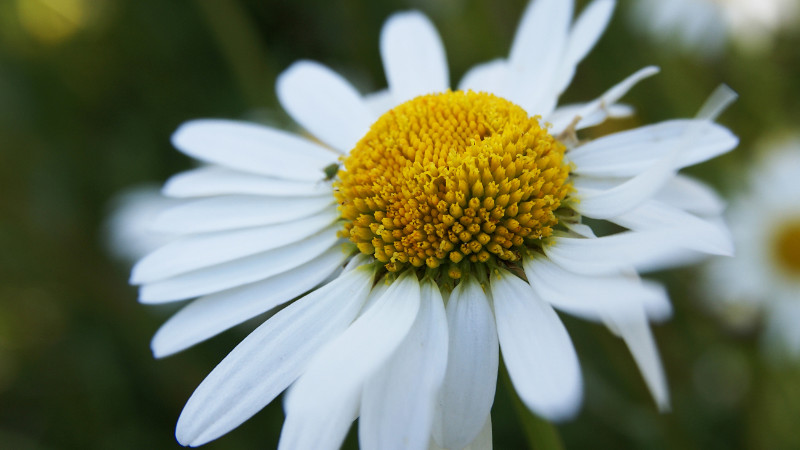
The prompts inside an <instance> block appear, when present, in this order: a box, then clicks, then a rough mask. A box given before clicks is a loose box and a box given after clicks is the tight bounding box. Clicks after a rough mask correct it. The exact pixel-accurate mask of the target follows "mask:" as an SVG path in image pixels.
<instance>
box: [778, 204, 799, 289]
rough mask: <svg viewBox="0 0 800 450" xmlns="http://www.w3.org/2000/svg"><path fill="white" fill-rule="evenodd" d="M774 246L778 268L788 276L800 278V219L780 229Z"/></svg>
mask: <svg viewBox="0 0 800 450" xmlns="http://www.w3.org/2000/svg"><path fill="white" fill-rule="evenodd" d="M772 245H773V247H772V251H773V256H774V257H775V260H776V262H777V265H778V267H780V268H781V269H782V270H783V271H784V272H786V273H787V274H790V275H793V276H795V277H798V276H800V218H797V219H795V220H793V221H790V222H788V223H786V224H783V225H782V226H781V227H780V228H778V230H777V232H776V233H775V235H774V237H773V240H772Z"/></svg>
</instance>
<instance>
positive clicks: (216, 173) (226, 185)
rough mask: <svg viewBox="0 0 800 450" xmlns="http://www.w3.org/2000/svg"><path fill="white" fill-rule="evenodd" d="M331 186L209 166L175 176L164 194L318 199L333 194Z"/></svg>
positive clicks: (177, 195) (168, 182) (172, 195)
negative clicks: (248, 195)
mask: <svg viewBox="0 0 800 450" xmlns="http://www.w3.org/2000/svg"><path fill="white" fill-rule="evenodd" d="M332 191H333V189H332V188H331V185H330V183H325V182H323V181H296V180H284V179H281V178H272V177H266V176H263V175H255V174H252V173H247V172H240V171H238V170H232V169H226V168H224V167H219V166H207V167H200V168H197V169H192V170H188V171H186V172H181V173H179V174H177V175H173V176H172V177H170V179H169V180H167V182H166V183H165V184H164V187H163V188H162V190H161V193H162V194H164V195H166V196H168V197H181V198H182V197H209V196H213V195H230V194H254V195H266V196H272V197H316V196H323V195H331V192H332Z"/></svg>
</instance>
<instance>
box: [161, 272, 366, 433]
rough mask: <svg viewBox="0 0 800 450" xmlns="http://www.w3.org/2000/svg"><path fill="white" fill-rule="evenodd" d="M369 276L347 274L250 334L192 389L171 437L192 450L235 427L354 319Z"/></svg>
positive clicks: (303, 367) (288, 380) (253, 412)
mask: <svg viewBox="0 0 800 450" xmlns="http://www.w3.org/2000/svg"><path fill="white" fill-rule="evenodd" d="M372 276H373V272H372V271H370V270H367V269H366V268H363V269H360V270H353V271H350V272H348V273H346V274H344V275H342V276H341V277H340V278H338V279H337V280H335V281H333V282H331V283H330V284H327V285H325V286H323V287H322V288H320V289H317V290H315V291H313V292H311V293H309V294H308V295H306V296H305V297H303V298H302V299H300V300H298V301H296V302H294V303H293V304H291V305H289V306H288V307H286V308H285V309H283V310H282V311H280V312H278V313H277V314H275V315H274V316H272V317H271V318H270V319H269V320H267V321H266V322H264V324H262V325H261V326H259V327H258V328H256V329H255V331H253V332H252V333H250V335H249V336H247V337H246V338H245V339H244V340H243V341H242V342H241V343H240V344H239V345H237V346H236V348H234V349H233V350H232V351H231V352H230V353H229V354H228V356H226V357H225V359H223V360H222V362H220V363H219V365H217V367H215V368H214V370H212V371H211V373H209V374H208V376H207V377H206V379H205V380H203V382H202V383H200V385H199V386H198V387H197V389H195V391H194V393H193V394H192V396H191V398H189V401H188V402H186V406H185V407H184V408H183V412H181V416H180V418H179V419H178V426H177V428H176V430H175V436H176V437H177V438H178V442H180V443H181V444H182V445H190V446H193V447H194V446H198V445H203V444H205V443H207V442H209V441H212V440H214V439H216V438H218V437H220V436H222V435H223V434H225V433H227V432H228V431H230V430H232V429H234V428H236V427H237V426H239V425H240V424H241V423H242V422H244V421H245V420H247V419H249V418H250V417H251V416H252V415H253V414H255V413H256V412H258V411H259V410H260V409H261V408H263V407H264V406H265V405H266V404H267V403H269V402H271V401H272V400H273V399H274V398H275V397H276V396H277V395H278V394H280V393H281V392H282V391H283V390H284V389H286V387H287V386H289V384H290V383H292V382H293V381H294V380H295V379H296V378H297V377H298V376H299V375H300V374H301V373H302V372H303V370H304V369H305V367H306V364H307V362H308V360H309V359H310V358H311V356H312V355H314V354H315V353H316V352H317V351H318V350H319V347H320V346H321V345H324V344H325V343H326V342H328V341H329V340H330V339H331V338H333V337H335V336H337V335H338V334H339V333H341V332H342V331H343V330H344V329H345V328H346V327H347V325H348V324H350V322H351V321H352V320H353V318H354V317H355V316H356V315H357V314H358V311H359V309H361V305H362V304H363V303H364V299H365V298H366V296H367V293H368V292H369V287H370V285H371V284H372Z"/></svg>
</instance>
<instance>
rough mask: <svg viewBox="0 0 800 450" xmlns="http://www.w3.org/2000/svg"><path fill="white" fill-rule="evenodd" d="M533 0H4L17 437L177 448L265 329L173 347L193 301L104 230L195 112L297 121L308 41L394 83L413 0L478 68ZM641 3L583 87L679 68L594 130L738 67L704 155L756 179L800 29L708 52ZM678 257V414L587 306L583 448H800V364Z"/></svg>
mask: <svg viewBox="0 0 800 450" xmlns="http://www.w3.org/2000/svg"><path fill="white" fill-rule="evenodd" d="M526 3H527V2H526V1H525V0H513V1H497V0H436V1H429V2H425V1H421V0H406V1H401V0H391V1H380V2H376V1H370V0H347V1H342V2H331V1H323V0H303V1H288V0H195V1H191V0H177V1H160V0H141V1H124V0H7V1H4V2H0V448H13V449H26V448H27V449H38V448H81V449H85V448H115V449H120V448H137V449H138V448H177V447H178V444H177V443H175V441H174V438H173V436H172V432H173V426H174V423H175V421H176V420H177V417H178V415H179V413H180V410H181V408H182V406H183V404H184V402H185V401H186V399H187V398H188V396H189V395H190V394H191V392H192V390H193V389H194V387H195V386H196V385H197V384H198V383H199V382H200V381H201V380H202V379H203V377H204V376H205V374H206V373H207V372H208V371H210V370H211V368H213V367H214V365H215V364H216V363H217V362H218V361H219V360H220V359H221V358H222V357H223V356H224V355H225V354H226V353H227V352H228V351H229V350H230V349H231V348H232V347H233V346H234V345H235V344H236V343H237V342H238V341H239V340H240V339H241V337H242V336H243V335H244V334H246V333H247V331H248V330H249V329H252V325H253V324H249V325H248V324H246V325H245V326H242V327H239V328H237V329H234V330H232V331H229V332H227V333H225V334H223V335H222V336H220V337H218V338H215V339H213V340H211V341H210V342H207V343H204V344H202V345H200V346H198V347H197V348H194V349H191V350H189V351H186V352H184V353H182V354H180V355H177V356H173V357H171V358H168V359H166V360H159V361H157V360H154V359H152V357H151V355H150V352H149V349H148V341H149V339H150V337H151V336H152V334H153V332H154V331H155V330H156V329H157V327H158V326H159V324H160V323H161V322H162V321H163V320H164V318H166V317H167V316H168V314H169V312H170V311H171V310H172V309H174V308H171V307H165V308H162V309H159V308H148V307H143V306H141V305H138V304H137V303H136V292H135V290H134V289H133V288H131V287H129V286H128V285H127V282H126V280H127V271H128V267H127V264H126V263H124V262H118V261H112V260H111V258H110V257H109V256H108V252H107V251H106V249H105V248H104V233H105V230H104V220H105V218H106V216H107V214H108V207H109V202H110V199H111V198H112V197H113V195H114V194H115V193H117V192H119V191H121V190H123V189H124V188H125V187H127V186H131V185H134V184H138V183H142V182H161V181H163V180H164V179H166V177H167V176H168V175H169V174H172V173H174V172H177V171H179V170H183V169H186V168H188V167H189V166H190V162H189V160H188V158H185V157H183V156H181V155H180V154H179V153H178V152H177V151H175V150H174V149H172V148H171V146H170V144H169V137H170V134H171V132H172V130H173V129H175V128H176V126H177V125H178V124H180V123H181V122H182V121H184V120H187V119H191V118H197V117H227V118H247V119H249V120H257V121H265V122H269V123H273V124H276V125H279V126H284V127H292V126H293V125H292V124H291V122H290V121H289V119H288V118H287V116H286V115H285V114H284V113H283V112H281V110H280V108H279V106H278V105H277V102H276V99H275V94H274V88H273V86H274V81H275V77H276V76H277V74H279V73H280V71H281V70H283V69H284V68H286V67H287V66H288V65H289V64H291V62H293V61H294V60H297V59H301V58H308V59H316V60H320V61H322V62H324V63H326V64H328V65H330V66H331V67H333V68H335V69H336V70H338V71H340V72H341V73H343V74H345V75H346V76H347V77H348V78H349V79H351V80H352V81H353V82H354V83H355V84H356V85H357V86H358V87H359V88H360V89H361V90H362V91H363V92H368V91H372V90H375V89H378V88H381V87H383V86H384V83H385V82H384V80H383V73H382V69H381V64H380V59H379V52H378V35H379V30H380V27H381V24H382V23H383V21H384V20H385V19H386V18H387V17H388V16H389V14H391V12H393V11H397V10H402V9H409V8H419V9H421V10H423V11H424V12H426V13H427V14H428V15H429V16H430V17H431V18H432V20H433V21H434V22H435V24H436V25H437V27H438V29H439V30H440V32H441V34H442V36H443V39H444V41H445V45H446V48H447V52H448V59H449V62H450V67H451V76H452V80H453V81H457V80H458V79H459V78H460V76H461V75H462V74H463V73H464V72H465V70H466V69H467V68H469V67H470V66H471V65H472V64H475V63H478V62H482V61H486V60H489V59H492V58H495V57H500V56H503V55H505V54H507V51H508V46H509V44H510V42H511V38H512V35H513V32H514V30H515V28H516V25H517V21H518V18H519V16H520V14H521V12H522V10H523V9H524V7H525V4H526ZM620 3H621V4H619V5H618V11H617V13H616V14H615V18H614V20H613V21H612V23H611V26H610V28H609V31H608V32H607V33H606V35H605V36H604V37H603V39H602V40H601V41H600V43H599V45H598V46H597V48H596V49H595V51H594V52H593V53H592V54H591V55H590V56H589V57H588V58H587V59H586V60H585V61H584V63H583V64H582V66H581V67H580V68H579V71H578V75H577V76H576V78H575V80H574V82H573V85H572V88H571V89H570V90H569V92H568V94H567V95H566V98H565V100H566V101H579V100H588V99H591V98H594V97H595V96H596V95H598V94H599V93H601V92H603V91H604V90H605V89H606V88H608V87H609V86H611V85H612V84H614V83H615V82H617V81H619V80H620V79H622V78H623V77H624V76H626V75H628V74H630V73H632V72H633V71H635V70H636V69H638V68H640V67H642V66H644V65H648V64H656V65H659V66H661V67H662V73H661V74H660V75H658V76H657V77H655V78H654V79H650V80H647V81H645V82H643V83H642V84H641V85H640V86H639V87H637V88H635V89H634V90H633V91H632V92H631V94H630V95H628V96H627V97H626V99H625V100H626V101H627V102H628V103H630V104H632V105H634V106H635V107H636V108H637V110H638V115H637V116H636V117H635V118H632V119H625V120H618V121H613V122H610V123H608V124H606V125H604V126H602V127H600V129H598V130H593V131H592V133H605V132H609V131H613V130H616V129H620V128H625V127H629V126H632V125H637V124H642V123H649V122H653V121H659V120H665V119H668V118H673V117H685V116H691V115H693V114H694V113H695V111H696V109H697V108H698V107H699V106H700V105H701V104H702V102H703V100H704V99H705V97H706V96H707V95H708V94H709V93H710V92H711V91H712V90H713V88H714V87H715V86H716V85H717V84H719V83H720V82H725V83H728V84H729V85H730V86H731V87H732V88H733V89H734V90H736V91H737V92H739V94H740V100H739V101H738V102H737V103H736V104H734V106H733V107H732V108H731V109H730V110H729V111H728V112H726V113H725V114H724V115H723V116H722V117H721V122H722V123H724V124H725V125H727V126H729V127H730V128H731V129H733V130H734V132H736V133H737V134H738V135H739V136H740V137H741V145H740V147H739V149H738V150H736V151H735V152H734V153H733V154H731V155H727V156H725V157H722V158H720V159H718V160H715V161H713V162H710V163H706V164H703V165H700V166H699V167H696V168H693V169H692V170H691V171H690V173H692V174H693V175H696V176H698V177H700V178H702V179H705V180H707V181H708V182H710V183H712V184H714V185H715V186H717V187H718V188H720V189H721V190H722V191H723V192H727V191H730V190H731V189H733V188H735V187H736V186H737V184H738V183H740V181H741V180H743V175H742V174H744V173H745V172H746V171H747V167H748V164H749V162H750V159H751V154H752V153H753V152H754V144H755V143H756V142H757V141H759V140H760V139H763V138H764V137H765V136H769V135H780V134H784V133H790V132H792V128H793V127H796V126H798V123H800V121H798V118H800V101H798V99H800V83H798V81H797V80H800V53H798V51H797V48H798V47H800V33H798V31H797V30H798V27H795V28H794V29H786V30H783V31H781V32H780V34H779V35H778V36H777V38H776V39H775V45H774V47H773V48H771V49H769V50H768V51H764V52H761V53H752V52H748V53H740V52H738V51H737V50H736V48H734V47H728V48H727V50H726V51H725V52H724V53H723V54H722V55H720V56H718V57H716V58H710V59H709V58H706V59H695V58H693V57H692V56H690V55H686V54H682V53H679V52H674V51H671V50H670V49H669V48H664V47H656V46H654V44H653V43H651V42H649V41H647V40H646V39H641V38H639V37H638V35H636V34H634V33H633V32H632V31H631V30H630V29H629V28H628V23H627V22H626V20H625V13H626V11H624V10H625V9H627V8H628V7H629V6H630V2H626V1H622V2H620ZM579 4H580V5H581V6H582V5H585V4H586V2H579ZM543 45H546V43H543ZM657 277H658V278H660V279H661V280H662V281H665V282H666V283H667V284H668V286H669V288H670V292H671V295H672V298H673V302H674V304H675V310H676V311H675V316H674V318H673V319H672V320H671V321H669V322H667V323H665V324H661V325H655V333H656V336H657V340H658V343H659V347H660V349H661V352H662V356H663V359H664V363H665V366H666V371H667V374H668V378H669V381H670V386H671V390H672V400H673V407H672V412H671V413H668V414H659V413H658V412H657V410H656V408H655V406H653V405H652V402H651V400H650V397H649V395H648V393H647V391H646V388H645V386H644V383H643V382H642V380H641V378H640V376H639V374H638V371H637V369H636V367H635V365H634V363H633V361H632V359H631V358H630V356H629V355H628V354H627V353H626V349H625V347H624V345H623V344H622V342H621V341H619V340H617V339H616V338H615V337H613V336H612V335H610V334H609V333H608V332H607V331H606V330H605V329H603V328H602V327H600V326H596V325H591V324H587V323H585V322H579V321H575V320H569V319H568V318H567V319H566V320H567V327H568V328H569V329H570V334H571V335H572V337H573V340H574V342H575V345H576V347H577V349H578V354H579V355H580V358H581V362H582V367H583V373H584V376H585V379H586V389H585V391H586V400H585V407H584V408H583V410H582V412H581V414H580V415H579V417H578V418H577V419H576V420H574V421H572V422H569V423H566V424H563V425H559V426H558V431H559V434H560V437H561V440H562V441H563V443H564V444H565V446H566V447H567V448H621V447H629V448H648V449H650V448H682V449H691V448H791V447H800V428H798V427H797V425H796V423H797V418H798V417H800V362H794V363H793V362H787V363H785V364H782V365H774V364H772V363H769V362H768V361H767V360H766V359H765V358H763V357H762V355H761V353H760V352H759V347H758V344H757V342H758V339H757V337H756V335H757V331H758V330H755V331H753V332H750V333H743V334H736V333H733V332H730V331H726V329H725V328H724V327H723V326H722V325H721V324H720V322H719V321H717V320H716V319H714V318H713V317H712V316H711V315H709V314H708V313H707V312H706V310H705V309H704V308H703V307H702V302H700V301H699V299H698V298H696V289H694V288H693V285H694V283H695V282H696V277H697V273H696V271H695V270H693V269H691V268H689V269H683V270H678V271H672V272H669V273H665V274H660V275H657ZM799 326H800V325H799ZM542 370H547V368H546V367H543V368H542ZM510 395H511V394H510V390H509V389H507V388H506V386H504V385H503V384H502V383H501V384H500V387H499V390H498V396H497V400H496V402H495V408H494V410H493V422H494V440H495V448H498V449H508V448H526V446H527V443H526V442H527V441H526V437H525V436H526V434H525V433H526V430H528V431H530V430H531V428H530V426H531V423H530V422H527V421H526V422H524V423H523V422H521V421H520V419H519V416H518V415H517V411H518V409H517V408H516V406H515V399H514V398H512V397H511V396H510ZM282 419H283V415H282V411H281V408H280V402H274V403H273V404H271V405H269V406H268V407H267V408H266V409H265V410H264V411H263V412H262V413H260V414H258V415H257V416H256V417H254V418H253V419H251V420H250V421H249V422H247V423H246V424H245V425H244V426H242V427H240V428H238V429H237V430H235V431H234V432H232V433H230V434H229V435H227V436H225V437H223V438H222V439H221V440H219V441H217V442H215V443H212V444H210V445H209V446H208V447H207V448H211V449H213V448H226V449H232V448H264V447H272V446H274V445H275V444H276V443H277V437H278V434H279V432H280V427H281V422H282ZM534 425H535V424H534ZM534 428H535V427H534ZM534 431H535V430H534ZM346 445H348V446H351V447H354V446H355V439H353V438H352V437H351V439H349V440H348V442H347V444H346Z"/></svg>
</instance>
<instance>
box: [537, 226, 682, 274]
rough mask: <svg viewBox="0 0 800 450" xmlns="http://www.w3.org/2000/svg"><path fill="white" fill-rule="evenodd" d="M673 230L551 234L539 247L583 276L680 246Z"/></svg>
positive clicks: (646, 259) (639, 261) (638, 261)
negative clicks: (574, 235) (586, 236)
mask: <svg viewBox="0 0 800 450" xmlns="http://www.w3.org/2000/svg"><path fill="white" fill-rule="evenodd" d="M680 240H681V236H680V233H678V232H675V231H673V230H662V231H636V232H633V231H630V232H624V233H617V234H612V235H610V236H603V237H599V238H596V239H584V238H570V237H562V236H559V237H554V238H551V239H550V240H549V241H548V242H547V243H546V244H545V245H544V247H543V250H544V253H545V255H547V257H548V258H549V259H550V260H552V261H553V262H554V263H556V264H558V265H559V266H561V267H563V268H564V269H566V270H569V271H571V272H576V273H581V274H587V275H603V274H617V273H619V272H620V271H624V270H625V269H628V268H629V267H631V266H633V267H638V266H640V265H643V264H647V263H648V262H649V261H651V260H654V259H655V260H657V259H659V258H661V257H662V256H663V255H665V254H667V255H668V254H672V252H673V250H674V248H675V247H680Z"/></svg>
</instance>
